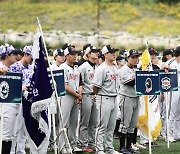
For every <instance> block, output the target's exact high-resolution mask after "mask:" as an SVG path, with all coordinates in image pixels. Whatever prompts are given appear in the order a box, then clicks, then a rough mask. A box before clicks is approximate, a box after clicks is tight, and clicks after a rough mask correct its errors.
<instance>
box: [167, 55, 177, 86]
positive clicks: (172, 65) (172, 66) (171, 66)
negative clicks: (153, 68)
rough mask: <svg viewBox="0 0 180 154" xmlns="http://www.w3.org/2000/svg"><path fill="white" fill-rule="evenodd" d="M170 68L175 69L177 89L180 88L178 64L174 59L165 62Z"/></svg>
mask: <svg viewBox="0 0 180 154" xmlns="http://www.w3.org/2000/svg"><path fill="white" fill-rule="evenodd" d="M166 64H168V65H169V66H170V68H171V69H177V74H178V87H179V88H180V63H178V62H177V61H176V60H175V59H174V58H172V59H170V60H168V61H167V62H166Z"/></svg>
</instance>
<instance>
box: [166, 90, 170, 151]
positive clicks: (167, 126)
mask: <svg viewBox="0 0 180 154" xmlns="http://www.w3.org/2000/svg"><path fill="white" fill-rule="evenodd" d="M168 94H169V93H168V92H165V104H166V134H167V136H166V137H167V138H166V139H167V148H169V147H170V146H169V120H168V115H169V114H168V113H169V106H168Z"/></svg>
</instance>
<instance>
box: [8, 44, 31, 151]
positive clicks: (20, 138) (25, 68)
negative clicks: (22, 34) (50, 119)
mask: <svg viewBox="0 0 180 154" xmlns="http://www.w3.org/2000/svg"><path fill="white" fill-rule="evenodd" d="M23 53H24V56H23V58H22V59H21V60H20V61H18V62H16V63H14V64H13V65H11V66H10V69H11V71H12V72H17V73H23V79H22V85H23V90H25V89H26V87H27V86H29V85H30V82H31V79H32V75H33V67H32V66H30V64H32V61H33V59H32V46H25V47H24V49H23ZM21 105H22V104H19V107H20V108H19V109H18V111H17V112H19V113H18V115H17V120H16V125H15V138H14V139H13V142H12V147H11V154H15V153H16V154H25V153H26V152H25V142H26V135H25V125H24V119H23V116H22V106H21Z"/></svg>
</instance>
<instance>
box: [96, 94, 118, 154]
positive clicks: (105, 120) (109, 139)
mask: <svg viewBox="0 0 180 154" xmlns="http://www.w3.org/2000/svg"><path fill="white" fill-rule="evenodd" d="M96 103H97V111H98V126H97V130H96V148H97V153H101V152H103V151H104V146H103V143H104V145H105V149H106V153H107V154H112V153H113V151H114V147H113V133H114V128H115V124H116V116H117V101H116V97H109V96H97V100H96Z"/></svg>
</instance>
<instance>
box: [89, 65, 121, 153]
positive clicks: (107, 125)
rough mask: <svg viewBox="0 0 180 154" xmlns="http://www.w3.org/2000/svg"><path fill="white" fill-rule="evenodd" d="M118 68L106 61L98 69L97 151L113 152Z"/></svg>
mask: <svg viewBox="0 0 180 154" xmlns="http://www.w3.org/2000/svg"><path fill="white" fill-rule="evenodd" d="M118 81H119V80H118V70H117V68H116V67H115V66H109V65H107V64H106V63H105V62H104V63H102V64H101V65H100V66H99V67H98V68H97V70H96V72H95V75H94V79H93V82H92V84H93V86H95V87H98V88H99V90H98V93H97V100H96V103H97V104H96V105H97V110H98V126H97V131H96V148H97V153H101V152H103V151H104V146H103V143H104V145H105V149H106V153H108V154H112V153H113V151H114V147H113V132H114V128H115V124H116V114H117V101H116V96H117V92H118V87H119V86H118Z"/></svg>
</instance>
